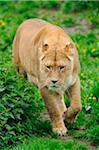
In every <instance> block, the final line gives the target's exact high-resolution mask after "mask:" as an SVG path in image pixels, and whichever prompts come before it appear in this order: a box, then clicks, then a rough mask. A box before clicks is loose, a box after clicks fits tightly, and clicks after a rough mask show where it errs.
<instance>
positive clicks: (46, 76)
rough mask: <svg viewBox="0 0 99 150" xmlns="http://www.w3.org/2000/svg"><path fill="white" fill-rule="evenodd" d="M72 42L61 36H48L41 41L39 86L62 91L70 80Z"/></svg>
mask: <svg viewBox="0 0 99 150" xmlns="http://www.w3.org/2000/svg"><path fill="white" fill-rule="evenodd" d="M73 56H74V44H73V43H72V41H70V42H67V41H66V39H65V38H63V37H61V36H60V37H58V38H57V37H54V36H52V37H51V36H50V37H49V38H48V39H47V40H45V41H43V42H42V47H41V56H40V77H41V81H42V82H41V86H47V87H48V89H49V90H52V91H60V90H61V91H63V90H66V89H67V88H68V85H69V83H70V82H71V80H72V72H73Z"/></svg>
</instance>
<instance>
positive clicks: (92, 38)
mask: <svg viewBox="0 0 99 150" xmlns="http://www.w3.org/2000/svg"><path fill="white" fill-rule="evenodd" d="M41 3H42V5H41ZM93 3H94V5H93ZM66 6H68V7H66ZM77 6H78V9H77ZM97 6H98V5H97V2H89V3H88V2H82V3H80V2H78V3H74V2H72V3H70V2H69V1H68V4H67V2H64V3H61V2H60V1H56V0H54V1H52V2H50V1H48V2H47V1H46V2H42V1H37V2H36V1H31V2H25V1H24V2H11V1H10V2H0V148H2V149H3V150H7V149H12V150H21V149H23V150H28V149H29V150H30V149H35V150H36V149H38V150H39V149H45V150H47V149H48V150H50V149H55V150H56V149H57V150H59V149H60V150H61V149H66V150H72V149H76V150H86V149H91V148H93V147H94V149H98V146H99V102H98V101H99V82H98V79H99V73H98V72H99V40H98V35H99V30H98V13H97V12H98V11H97V10H98V7H97ZM84 8H86V9H85V10H84ZM80 10H83V12H82V11H81V12H80ZM35 17H37V18H41V19H45V20H47V21H49V22H51V23H53V24H56V25H59V26H61V27H64V29H65V30H66V27H68V28H69V30H67V32H68V34H69V35H70V36H71V37H72V39H73V40H74V42H75V43H76V45H77V49H78V52H79V58H80V63H81V73H80V80H81V98H82V104H83V110H82V112H80V114H79V116H78V117H77V119H76V121H75V123H74V124H73V125H68V126H67V128H68V129H69V131H68V134H67V136H69V137H71V139H70V140H69V139H68V138H67V139H66V140H62V139H61V138H59V137H58V136H57V135H54V134H53V133H52V128H51V124H50V122H49V121H47V120H43V119H42V117H41V116H40V113H42V112H45V111H46V108H45V106H44V103H43V100H42V99H41V96H40V93H39V91H38V89H37V88H36V87H35V86H34V85H32V84H31V83H28V81H27V80H25V79H24V78H22V77H21V76H19V75H18V74H17V73H16V71H15V68H14V66H13V65H12V42H13V38H14V35H15V32H16V29H17V27H18V26H19V25H20V23H21V22H23V21H24V20H26V19H28V18H35ZM82 20H85V21H87V22H88V23H89V25H90V28H88V29H87V30H86V31H84V30H82V29H83V27H84V25H82V24H81V21H82ZM85 26H87V25H85ZM73 28H74V31H75V32H72V29H73ZM75 29H76V30H75ZM78 29H79V30H78ZM65 101H66V104H67V105H69V102H68V100H67V98H66V97H65ZM21 143H23V144H21ZM18 144H19V145H18ZM12 147H13V148H12Z"/></svg>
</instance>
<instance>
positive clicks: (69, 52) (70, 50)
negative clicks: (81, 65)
mask: <svg viewBox="0 0 99 150" xmlns="http://www.w3.org/2000/svg"><path fill="white" fill-rule="evenodd" d="M74 49H75V46H74V44H73V43H69V44H66V47H65V53H66V56H67V58H68V59H69V60H71V59H72V58H73V55H74Z"/></svg>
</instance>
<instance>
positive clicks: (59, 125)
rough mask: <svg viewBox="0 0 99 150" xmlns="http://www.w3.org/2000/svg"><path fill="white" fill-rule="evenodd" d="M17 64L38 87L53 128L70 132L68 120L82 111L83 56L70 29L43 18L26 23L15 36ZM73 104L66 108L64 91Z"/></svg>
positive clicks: (58, 131) (21, 71)
mask: <svg viewBox="0 0 99 150" xmlns="http://www.w3.org/2000/svg"><path fill="white" fill-rule="evenodd" d="M13 63H14V64H15V65H16V68H17V71H18V72H19V73H20V74H22V75H27V78H28V80H29V81H30V82H32V83H34V84H35V85H37V86H38V88H39V90H40V92H41V95H42V98H43V99H44V102H45V105H46V107H47V110H48V112H49V115H50V118H51V121H52V127H53V131H54V132H56V133H58V134H59V135H64V134H65V133H66V132H67V128H66V127H65V124H64V120H65V121H66V122H69V123H72V122H73V121H74V119H75V117H76V115H77V113H78V112H79V111H80V110H81V108H82V106H81V100H80V81H79V70H80V64H79V58H78V53H77V50H76V46H75V44H74V43H73V41H72V40H71V38H70V37H69V36H68V35H67V34H66V32H65V31H64V30H63V29H61V28H60V27H58V26H56V25H52V24H50V23H48V22H46V21H43V20H40V19H29V20H26V21H25V22H23V23H22V24H21V25H20V26H19V28H18V30H17V32H16V36H15V38H14V43H13ZM65 92H66V93H67V95H68V96H69V98H70V100H71V105H70V107H69V108H66V105H65V103H64V93H65Z"/></svg>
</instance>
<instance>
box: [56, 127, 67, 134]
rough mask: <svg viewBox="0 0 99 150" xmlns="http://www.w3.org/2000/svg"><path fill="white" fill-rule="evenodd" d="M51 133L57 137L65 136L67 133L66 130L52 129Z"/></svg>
mask: <svg viewBox="0 0 99 150" xmlns="http://www.w3.org/2000/svg"><path fill="white" fill-rule="evenodd" d="M53 132H54V133H56V134H58V135H59V136H65V135H66V132H67V128H65V127H64V128H62V127H61V128H53Z"/></svg>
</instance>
